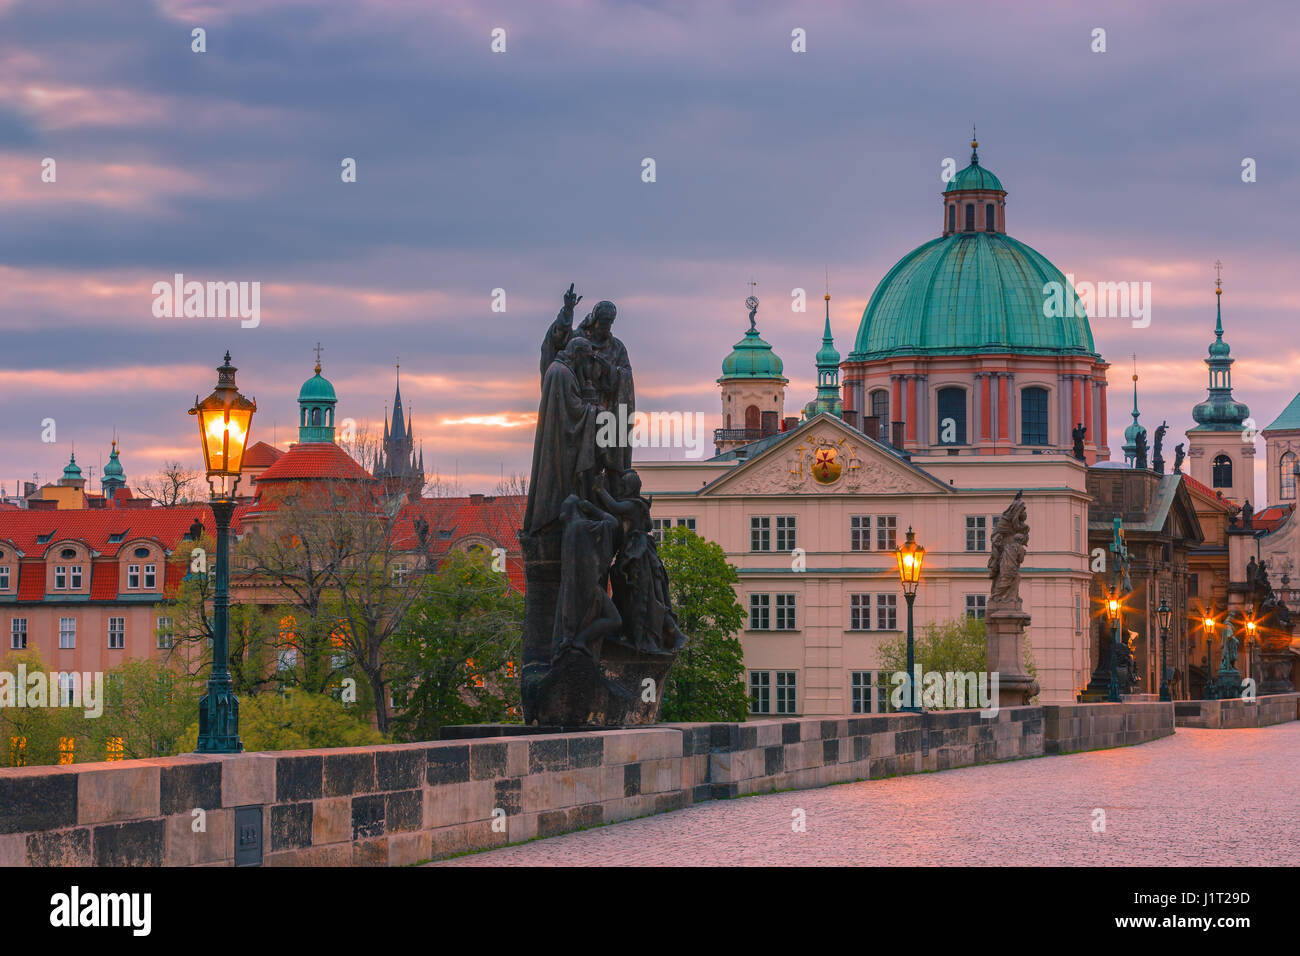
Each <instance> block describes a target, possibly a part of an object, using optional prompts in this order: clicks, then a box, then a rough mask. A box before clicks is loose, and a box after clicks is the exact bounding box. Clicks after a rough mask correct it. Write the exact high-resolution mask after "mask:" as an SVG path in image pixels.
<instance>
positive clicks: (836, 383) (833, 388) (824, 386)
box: [804, 276, 844, 418]
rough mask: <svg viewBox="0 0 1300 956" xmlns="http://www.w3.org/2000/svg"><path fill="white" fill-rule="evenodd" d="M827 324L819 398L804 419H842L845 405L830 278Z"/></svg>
mask: <svg viewBox="0 0 1300 956" xmlns="http://www.w3.org/2000/svg"><path fill="white" fill-rule="evenodd" d="M825 299H826V323H825V325H824V327H823V331H822V347H821V348H820V349H818V350H817V356H816V362H817V397H816V398H815V399H813V400H812V401H811V402H809V403H808V405H807V406H806V407H805V408H804V417H805V418H812V417H813V416H814V415H820V414H821V413H822V412H830V413H831V414H832V415H835V416H836V417H839V418H842V417H843V414H844V404H843V402H842V401H841V399H840V353H839V352H837V351H836V350H835V340H834V339H833V338H832V337H831V292H830V278H829V276H828V277H827V281H826V296H825Z"/></svg>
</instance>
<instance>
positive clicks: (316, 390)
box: [298, 365, 338, 402]
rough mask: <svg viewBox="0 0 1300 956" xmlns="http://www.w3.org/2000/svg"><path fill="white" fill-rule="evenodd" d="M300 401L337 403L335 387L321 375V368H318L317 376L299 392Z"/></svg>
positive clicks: (308, 380)
mask: <svg viewBox="0 0 1300 956" xmlns="http://www.w3.org/2000/svg"><path fill="white" fill-rule="evenodd" d="M298 401H300V402H337V401H338V399H337V398H336V397H335V395H334V386H333V385H332V384H331V383H330V380H329V379H327V378H323V377H322V376H321V373H320V366H319V365H317V366H316V374H315V375H313V376H312V377H311V378H309V379H307V381H305V382H303V383H302V388H301V389H299V390H298Z"/></svg>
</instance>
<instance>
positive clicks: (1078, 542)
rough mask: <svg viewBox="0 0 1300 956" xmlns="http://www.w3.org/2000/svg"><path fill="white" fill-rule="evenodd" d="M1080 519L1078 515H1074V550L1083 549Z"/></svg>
mask: <svg viewBox="0 0 1300 956" xmlns="http://www.w3.org/2000/svg"><path fill="white" fill-rule="evenodd" d="M1080 526H1081V521H1080V518H1079V516H1078V515H1075V516H1074V550H1075V551H1082V550H1083V532H1082V531H1080Z"/></svg>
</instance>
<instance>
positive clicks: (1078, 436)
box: [1070, 422, 1088, 461]
mask: <svg viewBox="0 0 1300 956" xmlns="http://www.w3.org/2000/svg"><path fill="white" fill-rule="evenodd" d="M1070 437H1071V438H1072V439H1074V449H1073V454H1074V457H1075V458H1077V459H1078V460H1079V461H1083V460H1084V457H1083V442H1084V439H1086V438H1087V437H1088V428H1087V426H1086V425H1084V424H1083V422H1079V424H1077V425H1075V426H1074V428H1073V430H1071V432H1070Z"/></svg>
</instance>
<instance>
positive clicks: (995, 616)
mask: <svg viewBox="0 0 1300 956" xmlns="http://www.w3.org/2000/svg"><path fill="white" fill-rule="evenodd" d="M1029 620H1030V618H1029V615H1028V614H1026V613H1025V612H1024V611H1022V610H1019V609H1018V608H1015V607H1005V608H995V609H993V610H991V611H989V613H988V615H987V616H986V617H985V619H984V628H985V633H986V637H987V641H988V655H987V658H986V659H987V661H988V669H989V670H990V671H996V672H997V674H998V706H999V707H1023V706H1024V705H1026V704H1028V703H1029V700H1030V698H1032V697H1033V696H1034V695H1035V694H1037V693H1038V691H1039V687H1038V681H1036V680H1034V679H1033V678H1032V677H1030V676H1029V675H1028V674H1026V673H1025V672H1024V664H1023V663H1022V661H1023V655H1022V652H1021V647H1022V646H1023V644H1024V634H1025V627H1026V625H1028V624H1029Z"/></svg>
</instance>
